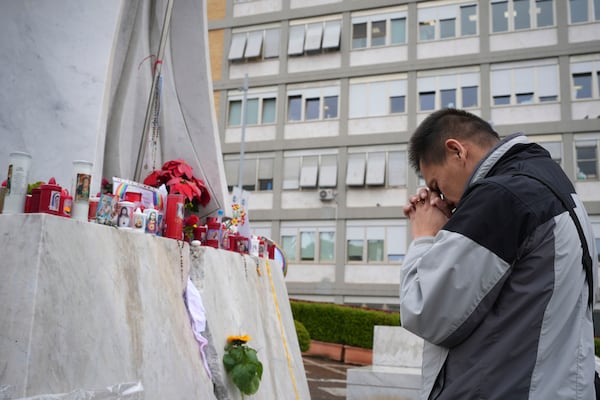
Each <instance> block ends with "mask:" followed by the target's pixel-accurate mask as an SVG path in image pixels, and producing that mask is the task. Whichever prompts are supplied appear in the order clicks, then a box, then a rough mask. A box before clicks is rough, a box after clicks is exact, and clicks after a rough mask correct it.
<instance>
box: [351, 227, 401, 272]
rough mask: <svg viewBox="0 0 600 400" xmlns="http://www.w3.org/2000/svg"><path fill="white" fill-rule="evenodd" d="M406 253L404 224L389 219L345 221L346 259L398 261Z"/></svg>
mask: <svg viewBox="0 0 600 400" xmlns="http://www.w3.org/2000/svg"><path fill="white" fill-rule="evenodd" d="M405 253H406V225H405V224H403V223H402V224H399V223H394V222H391V221H347V223H346V260H347V261H348V262H364V263H367V264H383V263H399V262H402V261H403V260H404V255H405Z"/></svg>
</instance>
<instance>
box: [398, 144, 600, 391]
mask: <svg viewBox="0 0 600 400" xmlns="http://www.w3.org/2000/svg"><path fill="white" fill-rule="evenodd" d="M517 171H523V172H527V173H529V174H533V175H535V176H539V177H542V178H544V179H546V180H547V181H550V182H552V183H553V185H554V187H556V188H557V189H558V190H559V191H560V192H562V193H565V194H567V197H568V198H572V199H573V202H574V203H573V205H574V206H575V211H576V214H577V216H578V218H579V220H580V221H581V224H582V226H583V229H584V231H585V235H586V237H587V242H588V246H589V249H590V253H591V254H593V255H595V254H596V251H595V244H594V240H593V237H594V235H593V233H592V228H591V225H590V223H589V220H588V217H587V214H586V212H585V210H584V208H583V204H582V203H581V200H580V199H579V198H578V197H577V195H576V194H575V190H574V188H573V185H572V183H571V182H570V180H569V179H568V178H567V176H566V175H565V174H564V172H563V171H562V170H561V168H560V166H559V165H558V164H557V163H555V162H554V161H553V160H552V159H551V158H550V156H549V154H548V152H546V151H545V150H544V149H543V148H542V147H540V146H539V145H537V144H533V143H529V142H528V140H527V138H526V137H525V136H522V135H513V136H510V137H508V138H506V139H504V140H502V141H501V142H500V143H499V144H498V145H497V146H496V147H495V148H494V149H493V150H492V151H490V153H489V154H488V155H487V156H486V157H485V158H484V159H483V160H482V161H481V162H480V163H479V165H478V167H477V168H476V169H475V171H474V172H473V174H472V176H471V177H470V179H469V182H468V184H467V187H466V189H465V192H464V194H463V196H462V198H461V200H460V202H459V204H458V205H457V207H456V210H455V212H454V214H453V215H452V217H451V218H450V219H449V221H448V222H447V224H446V225H445V226H444V227H443V228H442V230H441V231H440V232H438V234H437V235H436V236H435V237H422V238H419V239H417V240H414V241H413V243H411V245H410V248H409V250H408V252H407V255H406V258H405V261H404V266H403V268H402V272H401V280H400V282H401V284H400V315H401V320H402V325H403V326H404V328H406V329H408V330H409V331H411V332H413V333H415V334H416V335H418V336H421V337H423V338H424V339H425V348H424V353H423V392H422V395H421V398H422V399H423V400H424V399H436V400H440V399H460V400H468V399H510V400H518V399H540V400H547V399H553V400H554V399H568V400H573V399H585V400H591V399H593V398H595V397H594V384H593V383H594V343H593V324H592V313H591V309H590V308H589V307H588V297H589V296H588V286H587V282H586V278H585V272H584V270H583V266H582V263H581V259H582V249H581V244H580V243H581V242H580V240H579V236H578V234H577V231H576V228H575V225H574V224H573V221H572V219H571V218H570V216H569V214H568V212H567V211H566V210H565V208H564V207H563V205H562V204H561V202H560V201H559V200H558V198H557V197H556V196H555V195H554V194H553V193H552V192H551V191H550V190H548V189H547V188H546V187H545V186H544V185H543V184H541V183H539V182H538V181H536V180H534V179H532V178H530V177H526V176H514V174H515V172H517ZM594 264H595V262H594ZM593 270H594V283H593V285H594V286H593V287H594V288H596V287H597V284H596V283H595V282H597V268H596V267H594V268H593ZM594 293H596V290H594Z"/></svg>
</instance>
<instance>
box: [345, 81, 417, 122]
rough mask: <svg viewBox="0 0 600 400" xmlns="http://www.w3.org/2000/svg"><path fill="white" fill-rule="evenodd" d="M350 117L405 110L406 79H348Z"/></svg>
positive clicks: (388, 113)
mask: <svg viewBox="0 0 600 400" xmlns="http://www.w3.org/2000/svg"><path fill="white" fill-rule="evenodd" d="M349 102H350V111H349V117H350V118H365V117H375V116H384V115H390V114H397V113H404V112H406V106H405V103H406V79H404V78H403V79H393V80H381V81H375V80H372V79H366V80H365V79H360V78H358V79H353V80H351V81H350V99H349Z"/></svg>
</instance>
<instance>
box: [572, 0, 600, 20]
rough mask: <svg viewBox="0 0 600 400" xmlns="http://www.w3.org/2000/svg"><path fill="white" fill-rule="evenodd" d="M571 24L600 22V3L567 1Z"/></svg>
mask: <svg viewBox="0 0 600 400" xmlns="http://www.w3.org/2000/svg"><path fill="white" fill-rule="evenodd" d="M569 14H570V16H571V24H577V23H582V22H591V21H594V20H595V21H600V1H598V0H569Z"/></svg>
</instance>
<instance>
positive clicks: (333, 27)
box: [288, 19, 342, 56]
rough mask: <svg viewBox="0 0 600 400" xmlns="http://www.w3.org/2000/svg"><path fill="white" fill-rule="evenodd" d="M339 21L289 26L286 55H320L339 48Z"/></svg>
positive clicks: (340, 22) (340, 26)
mask: <svg viewBox="0 0 600 400" xmlns="http://www.w3.org/2000/svg"><path fill="white" fill-rule="evenodd" d="M341 31H342V21H341V20H339V19H338V20H329V21H319V22H311V23H308V24H302V23H300V24H294V25H291V26H290V33H289V40H288V55H290V56H302V55H311V54H321V53H324V52H327V51H332V50H333V51H335V50H339V48H340V35H341Z"/></svg>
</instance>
